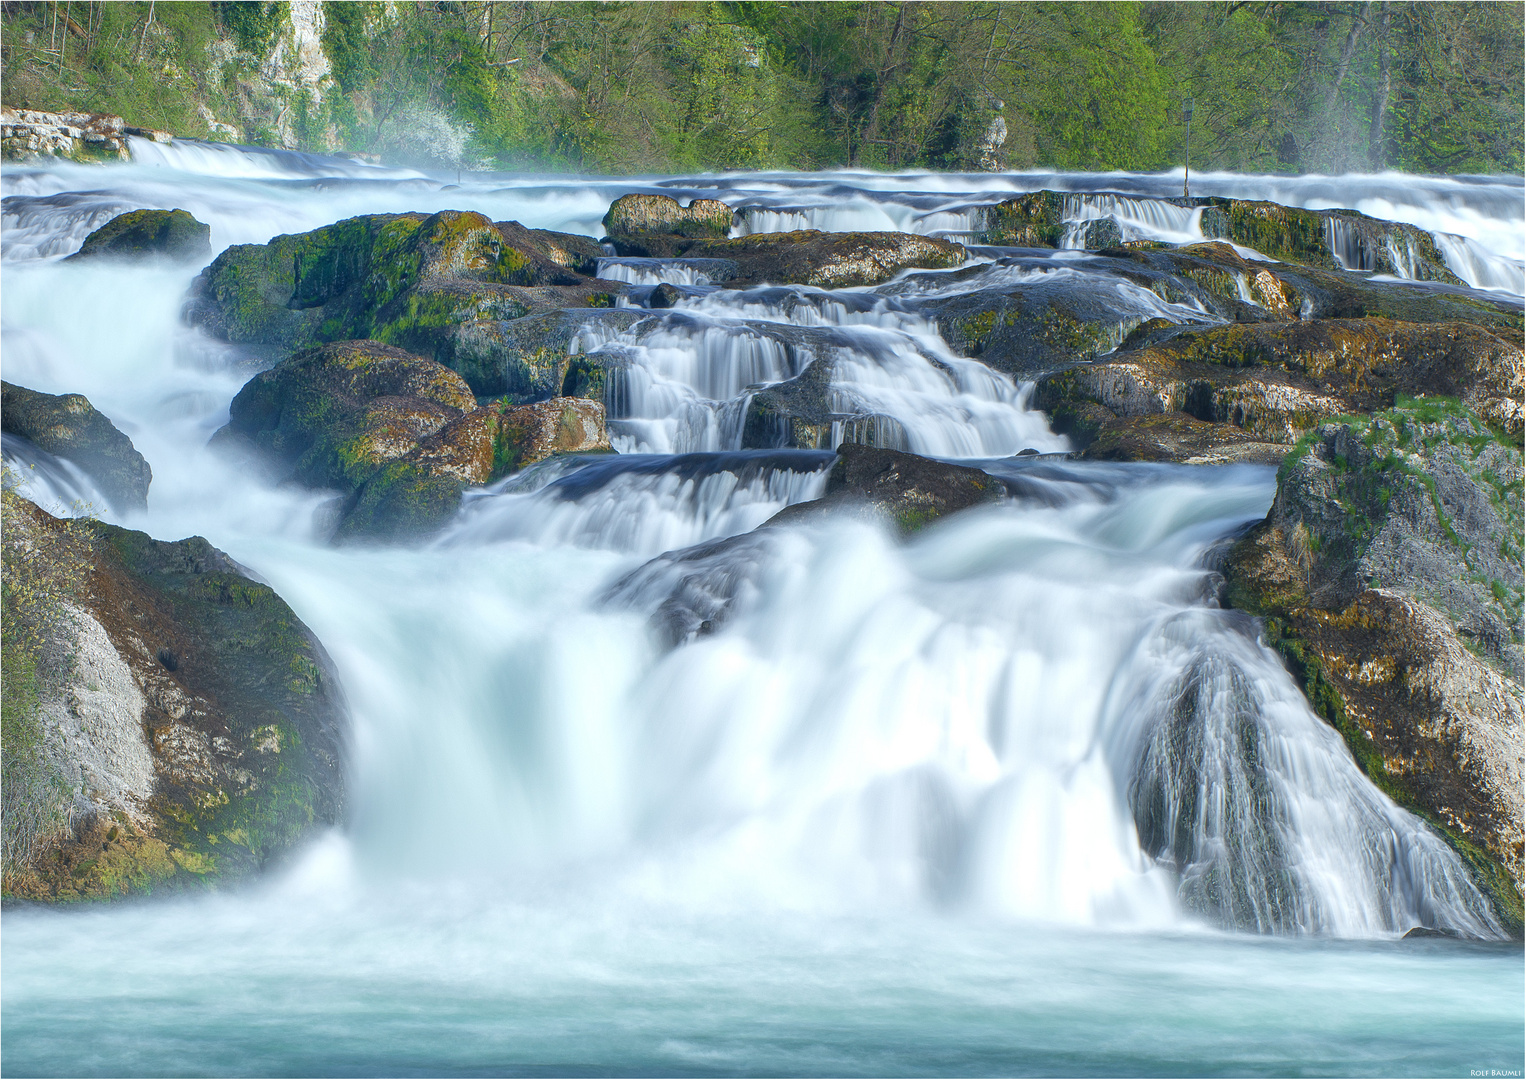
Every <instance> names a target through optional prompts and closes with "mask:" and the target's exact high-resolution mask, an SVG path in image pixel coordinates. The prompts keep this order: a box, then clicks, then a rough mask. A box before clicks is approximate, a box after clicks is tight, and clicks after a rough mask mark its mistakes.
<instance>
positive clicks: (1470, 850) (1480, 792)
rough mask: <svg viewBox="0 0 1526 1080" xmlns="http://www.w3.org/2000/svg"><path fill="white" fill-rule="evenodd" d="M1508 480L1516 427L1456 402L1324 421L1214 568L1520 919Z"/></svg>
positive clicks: (1349, 735)
mask: <svg viewBox="0 0 1526 1080" xmlns="http://www.w3.org/2000/svg"><path fill="white" fill-rule="evenodd" d="M1521 485H1522V455H1521V447H1520V443H1519V436H1513V437H1508V438H1507V437H1505V436H1504V433H1503V432H1502V431H1500V430H1499V429H1497V428H1493V429H1491V427H1490V426H1489V424H1488V423H1487V422H1486V421H1485V420H1484V419H1483V418H1482V417H1480V416H1479V415H1478V414H1477V413H1475V412H1472V411H1470V410H1468V409H1466V408H1465V407H1463V406H1461V405H1459V404H1457V403H1456V402H1455V401H1447V400H1445V399H1439V400H1437V399H1430V400H1423V401H1410V402H1406V403H1404V404H1402V405H1401V406H1399V407H1397V408H1394V409H1391V410H1385V411H1383V412H1380V413H1377V414H1375V415H1373V416H1371V417H1369V418H1366V419H1363V420H1355V421H1347V422H1342V423H1332V424H1326V425H1322V426H1321V427H1320V428H1319V429H1318V430H1317V431H1316V432H1314V433H1313V434H1311V435H1310V436H1308V437H1307V438H1306V439H1304V440H1303V441H1301V442H1300V443H1299V445H1298V447H1297V448H1296V449H1295V451H1294V453H1293V454H1292V455H1290V456H1289V458H1288V460H1287V462H1285V463H1284V465H1283V468H1282V470H1281V473H1280V476H1279V482H1278V487H1277V496H1276V499H1275V501H1274V503H1273V505H1272V509H1271V511H1270V512H1269V513H1268V515H1267V518H1266V520H1265V521H1264V522H1262V523H1261V524H1260V525H1258V526H1257V527H1256V528H1255V529H1253V530H1252V531H1251V532H1250V533H1249V534H1248V535H1247V536H1246V537H1244V538H1243V539H1242V540H1241V541H1239V542H1238V543H1237V544H1236V545H1235V547H1234V548H1233V549H1232V550H1231V551H1230V553H1229V555H1228V557H1227V559H1226V560H1225V563H1224V567H1223V572H1224V575H1225V578H1226V581H1227V598H1228V601H1229V602H1230V603H1232V604H1233V605H1234V606H1236V607H1239V608H1242V609H1244V610H1246V611H1249V612H1252V613H1253V614H1256V615H1260V616H1263V617H1265V619H1266V636H1267V640H1268V642H1269V643H1270V644H1272V645H1273V646H1274V647H1276V648H1277V649H1278V650H1279V651H1280V652H1281V653H1282V655H1283V657H1284V659H1285V660H1286V661H1287V663H1288V666H1289V667H1290V669H1291V670H1292V671H1293V673H1294V675H1295V676H1296V677H1297V678H1298V679H1299V680H1300V681H1301V683H1302V684H1303V686H1304V689H1305V691H1306V692H1307V694H1308V697H1309V700H1310V703H1311V704H1312V705H1313V706H1314V708H1315V709H1316V711H1318V712H1319V713H1320V715H1322V716H1323V717H1324V718H1325V719H1326V720H1327V721H1329V722H1330V723H1331V724H1332V725H1333V726H1334V727H1335V728H1336V729H1337V730H1339V731H1340V732H1341V734H1342V735H1343V736H1344V738H1345V740H1346V743H1347V745H1348V746H1349V747H1350V748H1351V751H1352V754H1353V755H1354V756H1355V758H1356V760H1357V762H1358V763H1359V764H1360V765H1361V766H1362V768H1363V769H1364V770H1365V771H1366V772H1367V774H1368V775H1369V776H1370V777H1371V778H1372V779H1373V782H1374V783H1376V784H1377V786H1378V787H1379V788H1381V789H1382V790H1383V791H1385V792H1386V793H1388V794H1389V795H1390V796H1391V797H1392V798H1394V799H1395V800H1396V801H1397V802H1398V803H1399V804H1400V805H1402V806H1405V807H1407V808H1408V809H1410V810H1413V811H1414V812H1415V813H1417V814H1419V815H1420V816H1421V817H1423V818H1425V820H1426V821H1428V822H1429V823H1430V824H1431V825H1432V826H1433V827H1435V828H1436V829H1437V830H1438V831H1439V832H1441V833H1442V834H1443V835H1444V836H1446V838H1447V839H1448V840H1449V841H1450V842H1451V844H1452V846H1453V847H1454V848H1455V849H1456V850H1457V851H1458V853H1459V854H1460V855H1461V856H1462V858H1463V860H1464V862H1465V863H1466V864H1467V865H1468V866H1469V867H1470V869H1471V870H1472V872H1473V874H1474V877H1475V878H1476V880H1477V881H1478V882H1479V884H1480V887H1481V888H1483V890H1484V891H1485V893H1486V894H1487V895H1489V896H1491V897H1492V899H1493V901H1494V905H1495V908H1496V911H1497V914H1498V915H1499V917H1500V919H1501V921H1502V923H1504V924H1505V925H1507V926H1510V927H1512V928H1513V929H1514V931H1515V932H1516V933H1517V934H1519V933H1520V930H1521V925H1522V900H1521V888H1522V879H1523V869H1526V867H1523V859H1522V714H1521V692H1522V680H1521V671H1522V659H1523V657H1522V641H1523V624H1522V596H1523V579H1522V556H1521V537H1522V530H1523V525H1526V520H1523V513H1522V487H1521Z"/></svg>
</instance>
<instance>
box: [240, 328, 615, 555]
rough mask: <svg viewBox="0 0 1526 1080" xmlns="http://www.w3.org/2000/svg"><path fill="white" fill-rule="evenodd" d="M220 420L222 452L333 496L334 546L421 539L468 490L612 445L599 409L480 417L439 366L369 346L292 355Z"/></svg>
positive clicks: (533, 409) (537, 408) (471, 399)
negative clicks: (337, 502) (258, 461)
mask: <svg viewBox="0 0 1526 1080" xmlns="http://www.w3.org/2000/svg"><path fill="white" fill-rule="evenodd" d="M228 414H229V418H228V426H227V427H225V428H223V429H222V430H221V431H219V432H218V433H217V435H216V436H215V441H216V442H217V443H218V444H219V445H221V446H223V447H224V448H227V449H233V450H237V449H240V448H242V449H244V450H246V451H253V452H254V453H255V454H257V455H258V456H259V457H260V458H262V459H264V460H266V461H268V462H270V463H271V464H272V465H273V466H274V468H275V470H276V475H277V476H278V477H287V478H291V479H294V480H296V481H297V482H299V483H302V484H305V485H307V486H309V487H314V488H329V489H333V490H336V491H338V492H340V493H341V495H342V497H343V501H342V503H341V506H340V520H339V524H338V527H337V530H336V537H337V538H338V539H341V540H349V539H361V538H371V539H413V538H418V537H422V536H425V535H427V534H429V533H431V532H433V531H435V530H436V529H438V528H439V527H440V526H441V525H443V524H444V523H445V522H446V521H448V520H450V519H451V518H452V517H454V516H455V513H456V511H457V510H458V509H459V507H460V503H461V493H462V491H463V490H464V489H465V488H466V487H468V486H470V485H475V484H484V483H487V482H488V481H489V480H492V479H495V478H496V477H498V476H502V475H504V474H506V473H508V472H510V471H512V470H513V469H516V468H521V467H523V466H525V465H529V464H532V463H534V462H535V461H539V460H541V459H543V458H544V457H546V456H549V455H550V454H552V453H562V452H578V451H586V450H598V449H607V448H608V446H609V443H608V441H607V437H606V436H605V434H604V409H603V406H602V405H600V404H599V403H598V402H595V401H587V400H583V399H578V400H575V401H569V400H567V399H563V398H557V399H553V400H551V401H548V402H544V403H541V404H540V405H530V406H521V407H518V408H515V407H511V406H508V405H503V406H500V407H479V406H478V405H477V399H476V397H475V395H473V393H472V391H471V387H469V386H468V385H467V384H466V382H465V381H464V380H463V379H462V378H461V377H460V376H459V375H457V374H456V373H455V372H454V371H451V370H450V369H449V368H447V367H445V366H444V365H443V364H440V363H438V362H436V361H434V360H430V359H428V358H426V357H421V356H414V355H412V354H410V353H406V352H403V351H402V350H401V349H395V348H393V347H391V346H389V345H383V344H381V343H380V342H375V341H344V342H336V343H333V344H330V345H323V346H319V347H318V348H315V349H309V350H306V351H304V352H301V353H298V354H297V355H295V356H293V357H291V358H290V359H288V360H285V361H283V362H282V363H280V364H278V365H276V366H275V367H274V368H272V369H270V370H269V371H265V372H262V373H260V374H259V375H256V376H255V377H254V378H253V379H251V380H250V381H249V382H248V383H247V384H246V385H245V386H244V388H243V389H242V390H240V391H239V392H238V394H237V396H235V397H234V399H233V402H232V404H231V405H230V406H229V410H228Z"/></svg>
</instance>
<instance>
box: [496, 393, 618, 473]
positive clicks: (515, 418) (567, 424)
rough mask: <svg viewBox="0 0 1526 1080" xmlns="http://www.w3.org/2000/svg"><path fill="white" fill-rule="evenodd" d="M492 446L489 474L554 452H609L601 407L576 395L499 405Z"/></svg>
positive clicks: (530, 461)
mask: <svg viewBox="0 0 1526 1080" xmlns="http://www.w3.org/2000/svg"><path fill="white" fill-rule="evenodd" d="M493 446H494V450H493V469H492V475H493V476H503V475H505V474H507V473H510V472H514V471H515V470H517V469H523V468H525V467H526V466H529V465H534V464H535V463H536V462H537V461H544V460H545V459H546V458H548V457H552V456H554V455H556V454H588V453H597V452H600V451H605V452H611V453H612V452H613V451H612V449H611V447H610V445H609V435H608V433H607V432H606V431H605V428H604V406H603V405H601V404H600V403H599V402H597V401H589V400H588V399H586V398H576V397H559V398H552V399H551V400H550V401H537V402H535V403H534V404H532V405H518V406H509V407H505V408H503V409H502V410H500V411H499V412H498V421H497V428H496V431H495V433H494V444H493Z"/></svg>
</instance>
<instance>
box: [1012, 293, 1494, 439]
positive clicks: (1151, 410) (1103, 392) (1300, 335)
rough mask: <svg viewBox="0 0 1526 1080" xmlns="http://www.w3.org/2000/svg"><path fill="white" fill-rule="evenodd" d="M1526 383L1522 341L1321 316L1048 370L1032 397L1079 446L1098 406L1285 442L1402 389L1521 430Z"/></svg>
mask: <svg viewBox="0 0 1526 1080" xmlns="http://www.w3.org/2000/svg"><path fill="white" fill-rule="evenodd" d="M1507 335H1508V337H1507ZM1512 339H1513V340H1512ZM1522 386H1523V382H1522V353H1521V347H1520V343H1519V338H1518V337H1516V336H1515V335H1514V334H1510V333H1509V332H1507V331H1500V332H1499V334H1498V335H1497V334H1496V333H1491V332H1490V331H1488V330H1484V329H1481V328H1479V327H1476V326H1469V325H1466V324H1461V323H1451V324H1447V323H1441V324H1430V325H1426V324H1420V325H1416V324H1410V323H1397V322H1391V321H1389V320H1386V319H1377V318H1368V319H1321V320H1316V321H1313V322H1306V323H1305V322H1277V323H1254V324H1242V325H1230V326H1217V327H1209V328H1199V329H1193V330H1187V331H1183V332H1179V333H1176V334H1174V336H1171V337H1169V338H1167V339H1166V340H1164V341H1161V342H1158V343H1155V344H1150V345H1146V346H1144V347H1142V348H1139V349H1132V350H1120V351H1119V352H1117V353H1115V354H1113V355H1112V356H1109V357H1107V358H1106V359H1105V360H1100V361H1097V362H1094V363H1090V364H1077V365H1073V366H1071V367H1068V368H1066V369H1064V370H1061V371H1057V372H1053V373H1051V374H1049V375H1045V376H1043V377H1042V378H1040V379H1039V380H1038V384H1037V388H1036V391H1035V397H1034V400H1035V403H1036V404H1037V405H1038V407H1040V408H1042V409H1044V410H1045V411H1047V412H1049V413H1050V414H1051V416H1053V417H1054V418H1055V419H1056V421H1057V423H1058V425H1059V427H1060V428H1061V429H1063V430H1064V432H1065V433H1066V434H1069V435H1072V437H1077V436H1079V438H1080V441H1082V442H1083V443H1084V442H1086V441H1087V439H1088V437H1092V438H1095V437H1096V436H1097V434H1098V432H1099V431H1100V430H1101V428H1102V427H1103V426H1106V424H1107V421H1108V418H1107V417H1106V416H1103V415H1101V414H1098V413H1096V411H1095V410H1094V409H1091V410H1089V409H1088V407H1090V406H1101V407H1102V408H1103V409H1106V410H1108V411H1109V412H1110V413H1111V414H1112V415H1113V416H1115V417H1119V418H1125V419H1131V418H1141V417H1149V416H1160V415H1167V414H1180V413H1186V414H1188V415H1189V416H1191V417H1193V418H1195V419H1197V420H1199V421H1202V422H1204V423H1207V424H1213V425H1226V430H1225V435H1226V436H1227V438H1228V439H1229V441H1230V442H1232V443H1233V442H1240V441H1242V440H1243V439H1244V438H1245V437H1247V436H1249V437H1251V438H1253V439H1255V440H1257V441H1259V442H1262V443H1274V444H1275V443H1280V444H1283V445H1285V446H1290V445H1291V444H1292V443H1293V442H1295V441H1296V440H1297V439H1298V438H1299V437H1300V436H1301V435H1303V434H1304V433H1306V432H1308V431H1311V430H1313V429H1314V428H1315V427H1317V426H1318V425H1319V424H1321V423H1323V422H1325V421H1327V420H1329V419H1332V418H1334V417H1337V416H1343V415H1347V414H1365V413H1370V412H1373V411H1376V410H1380V409H1383V408H1385V407H1387V406H1389V405H1391V404H1392V403H1393V402H1394V400H1395V398H1396V396H1398V395H1405V394H1408V395H1416V394H1433V395H1435V394H1440V395H1450V396H1456V397H1460V398H1461V399H1462V400H1463V401H1464V402H1465V403H1466V404H1467V405H1468V406H1469V407H1470V408H1472V409H1474V410H1476V411H1477V412H1478V413H1479V414H1480V415H1481V416H1483V417H1484V418H1485V419H1487V420H1489V421H1490V422H1492V423H1495V424H1498V425H1499V426H1500V427H1501V428H1502V429H1504V430H1506V431H1510V432H1513V433H1517V434H1519V433H1520V431H1521V427H1522V409H1521V397H1522ZM1167 459H1168V460H1170V459H1172V458H1169V457H1168V458H1167Z"/></svg>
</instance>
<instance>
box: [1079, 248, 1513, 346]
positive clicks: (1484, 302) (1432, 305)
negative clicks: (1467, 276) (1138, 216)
mask: <svg viewBox="0 0 1526 1080" xmlns="http://www.w3.org/2000/svg"><path fill="white" fill-rule="evenodd" d="M1104 254H1106V255H1107V256H1109V257H1111V258H1114V259H1118V260H1126V261H1127V262H1129V263H1132V264H1133V265H1134V266H1136V267H1139V268H1144V267H1149V268H1151V269H1152V270H1156V271H1164V272H1166V273H1169V274H1171V275H1174V276H1176V277H1179V278H1188V279H1190V280H1192V281H1194V282H1195V283H1197V284H1198V285H1199V286H1201V287H1202V288H1203V289H1204V290H1206V291H1207V292H1208V293H1210V294H1212V295H1214V296H1217V297H1219V298H1222V299H1226V300H1228V299H1238V300H1240V301H1242V302H1247V301H1248V304H1249V305H1250V306H1254V307H1257V308H1260V309H1261V310H1263V311H1265V312H1266V313H1267V315H1268V316H1270V317H1272V318H1276V319H1291V318H1297V319H1301V320H1305V321H1307V320H1310V319H1359V318H1363V317H1367V316H1373V317H1377V318H1383V319H1394V320H1396V321H1399V322H1469V323H1474V324H1475V325H1478V326H1484V327H1496V328H1500V329H1513V330H1517V331H1519V330H1520V329H1521V327H1522V318H1521V304H1520V302H1519V301H1515V300H1510V299H1506V298H1503V297H1497V296H1490V295H1486V294H1482V293H1478V292H1473V291H1470V290H1466V289H1447V288H1440V287H1437V286H1436V285H1424V284H1418V283H1415V282H1410V281H1375V280H1373V279H1372V278H1370V277H1368V276H1367V275H1366V274H1359V273H1350V272H1346V271H1342V270H1330V269H1321V268H1319V267H1310V266H1295V265H1289V264H1284V263H1264V262H1257V261H1253V260H1247V259H1244V258H1242V257H1241V256H1240V255H1239V254H1238V253H1236V252H1235V250H1234V249H1233V248H1231V247H1230V246H1229V245H1228V244H1221V243H1215V242H1209V243H1203V244H1190V245H1187V246H1186V247H1181V248H1175V249H1172V250H1167V251H1160V250H1154V251H1152V250H1145V249H1134V250H1130V249H1112V250H1109V251H1107V252H1105V253H1104ZM1104 265H1106V264H1104ZM1120 269H1121V266H1120ZM1237 321H1256V320H1255V319H1254V318H1253V319H1250V320H1245V319H1239V320H1237Z"/></svg>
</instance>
